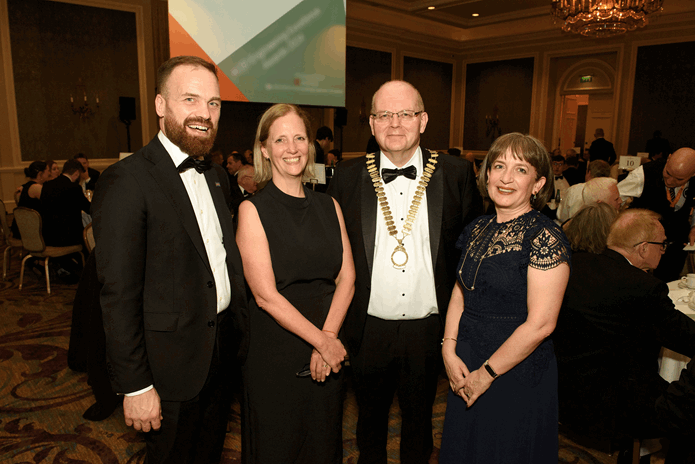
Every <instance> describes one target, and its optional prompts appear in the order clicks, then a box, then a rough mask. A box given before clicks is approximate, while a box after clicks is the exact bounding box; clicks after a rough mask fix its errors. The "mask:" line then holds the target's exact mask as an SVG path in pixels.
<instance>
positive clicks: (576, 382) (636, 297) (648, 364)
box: [553, 209, 695, 462]
mask: <svg viewBox="0 0 695 464" xmlns="http://www.w3.org/2000/svg"><path fill="white" fill-rule="evenodd" d="M665 240H666V235H665V233H664V228H663V226H662V225H661V224H660V223H659V215H658V214H656V213H654V212H652V211H648V210H644V209H631V210H627V211H624V212H623V213H621V214H620V215H619V216H618V218H617V219H616V221H615V222H614V223H613V225H612V226H611V229H610V232H609V234H608V241H607V249H606V250H605V251H604V252H603V253H602V254H593V253H588V252H580V253H575V254H574V255H573V256H572V275H571V276H570V280H569V283H568V285H567V290H566V292H565V298H564V301H563V305H562V310H561V311H560V316H559V319H558V322H557V328H556V329H555V334H554V335H553V340H554V341H555V347H556V351H557V355H558V356H557V358H558V373H559V398H560V422H561V423H562V424H564V425H566V426H568V427H570V428H571V429H573V430H576V431H577V432H579V433H583V434H587V435H590V434H596V435H599V436H601V435H602V436H609V434H611V433H612V432H613V431H614V430H615V431H617V432H618V435H619V436H620V435H622V436H626V437H631V438H656V437H663V436H668V437H670V438H672V439H673V443H674V447H675V448H676V449H677V448H678V447H679V446H678V444H679V442H680V440H682V439H684V438H685V437H686V436H688V434H692V433H693V431H694V430H695V421H694V420H693V417H694V416H693V414H694V413H695V410H690V411H689V414H690V418H691V419H690V421H689V422H688V421H681V422H680V425H678V426H674V425H673V424H672V423H669V418H670V417H671V414H670V413H669V412H668V410H667V409H668V408H666V407H664V405H663V404H662V405H661V406H658V405H659V403H663V401H664V397H663V395H664V394H665V393H666V392H667V389H668V388H669V383H668V382H667V381H666V380H664V379H663V378H661V376H660V375H659V369H658V359H659V352H660V350H661V347H662V346H665V347H667V348H669V349H671V350H673V351H675V352H678V353H681V354H684V355H686V356H690V357H692V356H693V355H695V321H693V320H692V319H690V318H689V317H688V316H686V315H685V314H683V313H681V312H680V311H678V310H677V309H676V308H675V307H674V305H673V302H672V301H671V299H670V298H669V296H668V287H667V286H666V284H665V283H664V282H662V281H661V280H659V279H657V278H655V277H653V276H652V275H650V274H648V273H647V272H645V271H647V270H650V269H654V268H655V267H656V266H657V265H658V264H659V260H660V259H661V255H662V254H663V249H664V242H665ZM691 367H692V366H691ZM691 371H692V368H691ZM684 377H685V379H686V380H685V382H686V383H684V384H682V387H684V388H690V391H691V393H693V390H692V382H693V379H692V372H691V374H685V375H684ZM688 382H690V387H688V386H687V385H688ZM674 384H675V383H674ZM677 386H678V385H677V384H676V387H677ZM691 403H692V401H691ZM686 408H687V406H686ZM673 409H676V408H673ZM657 411H658V412H657ZM677 462H681V461H677ZM689 462H692V461H689Z"/></svg>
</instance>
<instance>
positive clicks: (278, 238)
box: [242, 181, 343, 464]
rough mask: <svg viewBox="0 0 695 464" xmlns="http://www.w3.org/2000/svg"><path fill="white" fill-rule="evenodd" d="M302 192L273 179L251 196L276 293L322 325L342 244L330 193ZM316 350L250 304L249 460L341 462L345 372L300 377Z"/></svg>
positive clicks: (246, 384) (246, 368)
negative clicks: (322, 379)
mask: <svg viewBox="0 0 695 464" xmlns="http://www.w3.org/2000/svg"><path fill="white" fill-rule="evenodd" d="M304 195H305V198H296V197H292V196H289V195H286V194H284V193H283V192H281V191H280V190H279V189H278V188H277V187H276V186H275V185H274V184H273V182H272V181H271V182H269V183H268V185H267V186H266V187H265V188H264V189H263V190H262V191H260V192H259V193H258V194H256V195H254V196H253V197H251V198H250V199H249V201H251V202H252V203H253V204H254V206H255V207H256V209H257V211H258V215H259V217H260V219H261V223H262V225H263V229H264V230H265V234H266V237H267V239H268V245H269V248H270V257H271V260H272V264H273V272H274V273H275V283H276V285H277V289H278V291H279V292H280V293H281V294H282V295H283V296H284V297H285V298H287V299H288V300H289V302H290V303H292V304H293V305H294V307H295V308H297V310H298V311H299V312H301V313H302V314H303V315H304V317H306V318H307V319H308V320H309V321H311V322H312V323H313V324H314V325H316V327H318V328H319V329H320V328H322V327H323V323H324V321H325V319H326V316H327V315H328V310H329V308H330V304H331V301H332V298H333V293H334V291H335V278H336V277H337V276H338V273H339V272H340V268H341V266H342V258H343V247H342V242H341V238H340V223H339V222H338V216H337V214H336V211H335V206H334V204H333V200H332V199H331V197H329V196H328V195H325V194H321V193H317V192H313V191H311V190H308V189H306V188H305V189H304ZM311 351H312V346H311V345H309V344H308V343H306V342H305V341H304V340H302V339H301V338H300V337H298V336H296V335H294V334H293V333H291V332H289V331H287V330H285V329H284V328H282V327H281V326H280V325H279V324H278V323H277V322H275V320H274V319H273V318H272V317H271V316H270V315H269V314H268V313H266V312H265V311H263V310H262V309H260V308H259V307H258V306H257V305H256V302H255V301H253V300H252V301H251V317H250V346H249V353H248V357H247V359H246V363H245V364H244V367H243V378H244V398H245V402H244V422H243V425H242V434H243V444H242V454H243V459H242V460H243V462H244V463H263V464H266V463H268V464H270V463H286V464H290V463H307V464H321V463H342V460H343V450H342V449H343V447H342V412H343V407H342V396H341V395H342V371H341V372H340V373H338V374H332V375H331V376H330V377H329V378H327V379H326V381H325V382H324V383H318V382H314V381H313V380H312V379H311V377H303V378H298V377H297V376H296V373H297V372H299V371H300V370H302V369H303V368H304V367H305V366H306V365H307V364H308V363H309V361H310V359H311Z"/></svg>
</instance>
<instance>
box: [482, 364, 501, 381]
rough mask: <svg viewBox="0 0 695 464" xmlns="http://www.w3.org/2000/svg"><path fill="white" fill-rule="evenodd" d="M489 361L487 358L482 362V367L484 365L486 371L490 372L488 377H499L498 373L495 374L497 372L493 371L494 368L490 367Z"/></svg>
mask: <svg viewBox="0 0 695 464" xmlns="http://www.w3.org/2000/svg"><path fill="white" fill-rule="evenodd" d="M489 361H490V360H489V359H487V360H485V362H484V363H483V367H485V370H486V371H487V373H488V374H490V377H492V378H493V379H496V378H497V377H499V375H497V372H495V370H494V369H493V368H492V367H490V362H489Z"/></svg>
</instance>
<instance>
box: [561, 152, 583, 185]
mask: <svg viewBox="0 0 695 464" xmlns="http://www.w3.org/2000/svg"><path fill="white" fill-rule="evenodd" d="M570 151H571V152H574V150H569V151H568V153H569V152H570ZM565 166H566V167H565V170H564V171H563V173H562V175H563V176H564V177H565V179H566V180H567V182H568V183H569V184H570V186H572V185H575V184H579V183H581V182H584V175H585V174H584V173H583V172H580V171H579V159H577V155H574V156H568V157H567V158H566V159H565Z"/></svg>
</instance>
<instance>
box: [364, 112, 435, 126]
mask: <svg viewBox="0 0 695 464" xmlns="http://www.w3.org/2000/svg"><path fill="white" fill-rule="evenodd" d="M422 112H423V111H410V110H403V111H399V112H398V113H392V112H390V111H381V112H379V113H376V114H372V115H371V116H372V118H373V119H374V121H376V123H377V124H386V123H388V122H391V120H392V119H393V116H394V115H396V116H398V119H399V120H401V121H404V122H409V121H412V120H414V119H415V117H416V116H417V115H418V114H420V113H422Z"/></svg>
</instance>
